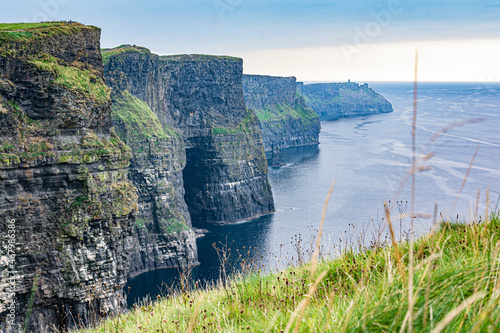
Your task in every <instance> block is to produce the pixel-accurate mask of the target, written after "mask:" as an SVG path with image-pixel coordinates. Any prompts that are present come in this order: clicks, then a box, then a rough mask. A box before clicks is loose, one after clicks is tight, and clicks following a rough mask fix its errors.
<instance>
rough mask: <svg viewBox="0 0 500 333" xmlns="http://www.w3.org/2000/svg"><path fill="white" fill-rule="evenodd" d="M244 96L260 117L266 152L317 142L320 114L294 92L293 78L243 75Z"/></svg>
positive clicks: (295, 90)
mask: <svg viewBox="0 0 500 333" xmlns="http://www.w3.org/2000/svg"><path fill="white" fill-rule="evenodd" d="M243 95H244V98H245V103H246V105H247V106H248V107H249V108H250V109H252V110H254V111H255V113H256V114H257V117H258V118H259V122H260V126H261V127H262V136H263V139H264V145H265V149H266V151H272V150H273V146H274V147H279V148H288V147H297V146H306V145H317V144H318V143H319V132H320V128H321V125H320V122H319V117H318V116H317V115H316V113H314V111H313V110H312V109H310V108H308V106H307V105H306V103H305V101H304V98H303V97H302V96H301V95H300V94H299V93H298V92H297V86H296V79H295V78H294V77H276V76H262V75H243Z"/></svg>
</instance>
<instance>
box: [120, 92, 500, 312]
mask: <svg viewBox="0 0 500 333" xmlns="http://www.w3.org/2000/svg"><path fill="white" fill-rule="evenodd" d="M370 87H372V88H373V89H374V90H375V91H377V92H379V93H381V94H382V95H383V96H384V97H386V98H387V99H388V100H389V101H390V102H391V103H392V104H393V107H394V112H393V113H389V114H377V115H371V116H361V117H353V118H345V119H339V120H336V121H331V122H322V124H321V126H322V130H321V134H320V142H321V144H320V145H319V146H318V147H302V148H296V149H288V150H285V151H283V158H284V160H285V162H286V163H287V165H286V166H283V167H280V168H271V169H270V171H269V181H270V183H271V186H272V190H273V194H274V199H275V205H276V212H275V213H273V214H270V215H267V216H263V217H261V218H258V219H255V220H252V221H247V222H243V223H238V224H235V225H225V226H214V225H208V224H204V223H203V222H202V221H201V222H200V221H199V222H195V226H196V227H202V228H206V229H208V230H209V232H208V234H207V235H206V236H205V237H203V238H200V239H198V250H199V261H200V263H201V264H200V265H199V266H198V267H196V268H195V269H194V270H193V273H192V276H193V279H195V280H200V281H213V280H216V279H217V278H218V277H219V260H218V257H217V253H216V251H215V250H214V249H213V248H212V244H214V243H215V244H217V245H218V246H219V247H221V244H228V247H230V248H231V249H232V255H233V258H234V257H236V256H237V252H236V250H237V249H238V250H239V251H240V253H242V252H243V247H245V251H248V248H249V247H251V248H252V252H253V251H254V250H253V249H254V248H258V250H255V251H258V253H259V255H258V257H259V258H260V256H262V258H261V263H260V264H261V265H262V268H263V269H264V270H273V269H279V268H282V267H283V265H284V264H285V263H286V262H289V261H295V262H297V261H298V251H297V247H298V246H300V247H301V251H300V252H306V251H307V250H308V249H309V248H311V243H312V241H313V239H314V236H315V235H316V229H317V228H318V226H319V223H320V220H321V214H322V210H323V206H324V202H325V197H326V195H327V193H328V190H329V188H330V184H331V183H332V181H335V188H334V190H333V193H332V197H331V201H330V204H329V205H328V210H327V214H326V219H325V225H324V236H323V238H322V244H323V246H324V252H325V253H328V252H330V253H333V254H334V253H335V251H336V249H337V246H339V245H342V243H343V244H344V245H345V242H346V241H348V240H351V241H353V242H354V243H355V242H356V240H357V238H356V235H358V238H359V237H361V236H359V235H365V237H366V239H369V238H370V236H371V235H372V233H373V231H374V230H376V228H374V227H373V225H377V224H380V223H382V222H383V221H382V218H383V215H384V202H385V201H389V200H391V203H392V204H391V205H392V207H393V208H392V213H394V214H397V213H398V206H397V205H395V202H396V201H403V205H399V208H400V209H402V210H405V208H407V211H409V208H410V201H411V191H410V184H411V182H410V181H407V182H406V183H405V182H404V181H405V179H406V178H407V177H406V176H407V174H408V172H409V170H410V168H411V165H412V139H411V131H412V119H413V84H409V83H371V84H370ZM499 127H500V84H495V83H484V84H483V83H421V84H419V87H418V114H417V131H416V151H417V156H418V157H419V158H422V157H424V156H426V155H428V156H432V157H430V158H429V159H428V160H426V161H423V162H422V163H421V164H419V165H421V166H425V169H426V170H425V171H421V172H419V173H418V174H417V175H416V191H415V194H416V196H415V207H416V209H415V212H416V213H419V217H417V218H416V219H415V230H416V231H417V232H419V233H421V232H425V231H426V230H429V228H430V226H431V224H432V218H430V219H429V218H425V217H422V216H424V215H425V214H427V215H430V216H432V215H433V211H434V207H435V205H436V204H437V205H438V206H437V207H438V212H439V213H441V214H442V215H443V216H453V217H456V215H457V214H458V215H459V218H461V219H465V218H469V217H470V216H474V215H475V213H476V211H477V214H478V215H481V216H484V214H485V213H486V207H487V204H486V193H487V191H488V189H489V196H490V205H489V206H490V209H491V208H492V207H494V206H495V205H496V204H498V201H499V198H500V193H499V192H500V130H499ZM443 129H445V131H444V132H443V133H442V134H441V135H438V136H436V135H435V133H437V132H439V131H441V130H443ZM476 152H477V153H476ZM429 154H431V155H429ZM472 162H473V163H472ZM469 169H470V170H469ZM466 175H467V176H466ZM464 179H465V180H466V181H465V183H464ZM462 187H463V188H462ZM459 193H460V195H459ZM478 197H479V203H478V200H477V199H478ZM406 201H408V202H409V203H408V206H406ZM420 213H421V215H420ZM370 223H371V224H370ZM399 223H400V222H399V219H397V218H395V224H396V228H397V229H398V228H399ZM401 223H402V229H404V230H407V229H408V228H410V226H409V223H410V219H405V220H403V221H402V222H401ZM353 225H354V227H353ZM382 225H383V224H382ZM363 226H364V227H363ZM353 228H354V229H353ZM363 228H365V229H363ZM348 230H349V232H346V231H348ZM362 230H364V232H362ZM397 232H398V233H399V230H398V231H397ZM366 239H365V241H366ZM177 276H178V272H177V270H175V269H167V270H159V271H154V272H149V273H145V274H142V275H141V276H139V277H136V278H133V279H131V280H130V281H129V283H128V286H129V287H130V294H129V297H128V302H129V304H132V302H134V301H135V300H137V299H140V298H142V297H144V296H145V295H148V294H149V295H151V296H152V297H153V298H154V297H155V296H156V295H157V294H160V293H161V288H160V286H161V285H162V283H166V284H171V283H172V281H175V279H176V277H177ZM163 292H165V290H163Z"/></svg>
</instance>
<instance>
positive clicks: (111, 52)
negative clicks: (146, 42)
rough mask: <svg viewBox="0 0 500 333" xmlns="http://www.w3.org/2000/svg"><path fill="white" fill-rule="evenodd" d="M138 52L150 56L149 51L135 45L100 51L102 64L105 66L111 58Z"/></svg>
mask: <svg viewBox="0 0 500 333" xmlns="http://www.w3.org/2000/svg"><path fill="white" fill-rule="evenodd" d="M131 52H138V53H142V54H151V51H150V50H148V49H147V48H145V47H142V46H136V45H127V44H124V45H120V46H117V47H114V48H110V49H101V55H102V62H103V64H104V65H106V64H107V63H108V62H109V59H110V58H111V57H115V56H117V55H120V54H124V53H131Z"/></svg>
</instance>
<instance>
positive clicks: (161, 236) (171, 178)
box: [111, 87, 197, 277]
mask: <svg viewBox="0 0 500 333" xmlns="http://www.w3.org/2000/svg"><path fill="white" fill-rule="evenodd" d="M112 100H113V104H112V111H113V112H112V114H111V115H112V119H113V124H114V125H115V129H116V132H117V133H118V135H119V136H120V138H122V139H123V141H125V142H126V144H127V145H128V146H129V147H130V148H131V149H132V159H131V164H130V166H129V173H128V178H129V180H130V181H132V183H133V184H134V186H135V187H136V188H137V190H138V191H137V192H138V195H139V209H138V214H137V219H136V223H135V224H134V229H133V230H134V236H135V237H134V239H133V241H134V245H133V248H134V252H133V253H131V254H130V257H129V264H130V268H129V276H130V277H133V276H136V275H138V274H140V273H143V272H146V271H150V270H154V269H160V268H168V267H177V266H186V265H189V264H195V263H196V262H197V249H196V240H195V234H194V232H193V230H192V229H191V218H190V216H189V212H188V209H187V206H186V203H185V201H184V182H183V179H182V170H183V169H184V167H185V165H186V153H185V147H184V142H183V140H182V138H181V136H180V134H179V133H177V132H176V131H174V130H173V129H172V128H170V127H163V126H162V125H161V124H160V121H159V120H158V117H157V116H156V115H155V114H154V113H153V112H152V111H151V109H150V108H149V106H148V105H147V104H146V103H145V102H143V101H141V100H139V99H138V98H136V97H134V96H132V95H131V94H130V93H129V91H128V90H124V91H120V90H119V89H116V87H115V90H114V91H113V93H112Z"/></svg>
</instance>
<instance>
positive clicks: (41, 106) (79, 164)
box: [0, 23, 137, 332]
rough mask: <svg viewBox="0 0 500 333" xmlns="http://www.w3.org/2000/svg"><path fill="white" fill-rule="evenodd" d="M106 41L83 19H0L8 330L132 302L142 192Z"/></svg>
mask: <svg viewBox="0 0 500 333" xmlns="http://www.w3.org/2000/svg"><path fill="white" fill-rule="evenodd" d="M99 39H100V29H98V28H95V27H91V26H84V25H81V24H76V23H74V24H64V23H43V24H2V25H0V229H1V234H0V240H1V241H0V244H1V247H0V272H1V273H0V274H1V275H0V317H1V320H0V322H1V324H0V325H1V329H2V330H3V331H5V332H9V331H14V332H17V330H18V329H19V328H20V327H21V326H22V325H23V323H24V321H25V320H26V321H27V322H28V323H29V325H28V327H27V331H28V332H49V331H52V330H51V329H50V328H52V327H55V328H71V327H74V326H76V325H80V324H85V323H88V322H89V321H92V320H93V319H95V318H97V317H99V316H100V315H102V314H105V313H109V312H110V311H116V310H119V309H120V308H121V306H123V305H125V301H124V298H123V297H124V295H123V290H122V286H123V285H124V283H125V282H126V278H127V272H128V260H127V259H128V258H129V255H130V253H131V252H132V250H133V249H132V244H133V235H132V226H133V225H134V223H135V212H136V209H137V194H136V188H135V187H134V186H133V185H132V183H131V182H130V181H129V180H128V179H127V166H128V165H129V160H130V156H131V151H130V148H128V147H127V146H126V145H125V144H124V143H123V142H122V141H121V140H120V138H119V137H118V136H117V135H116V134H115V133H114V132H113V131H112V130H111V127H112V124H111V117H110V114H111V100H110V90H109V88H108V87H107V86H106V84H105V81H104V76H103V68H102V61H101V54H100V49H99ZM9 231H10V232H9ZM9 240H10V242H9ZM9 244H11V245H9ZM12 324H13V326H12Z"/></svg>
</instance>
